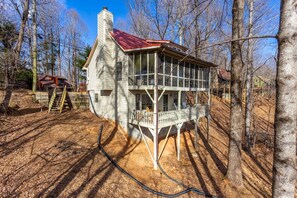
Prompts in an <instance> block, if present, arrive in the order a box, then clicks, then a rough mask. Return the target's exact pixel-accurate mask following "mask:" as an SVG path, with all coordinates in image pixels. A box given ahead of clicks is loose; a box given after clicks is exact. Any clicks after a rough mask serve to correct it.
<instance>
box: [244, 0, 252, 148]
mask: <svg viewBox="0 0 297 198" xmlns="http://www.w3.org/2000/svg"><path fill="white" fill-rule="evenodd" d="M253 14H254V0H249V27H248V31H249V33H248V37H252V36H253V29H252V28H253ZM246 75H247V76H246V86H245V88H246V98H245V101H246V105H245V141H246V147H247V149H248V150H249V149H250V139H251V138H250V129H251V115H252V114H251V112H252V96H253V86H252V82H253V81H252V79H253V40H251V39H250V40H248V53H247V74H246Z"/></svg>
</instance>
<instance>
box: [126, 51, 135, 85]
mask: <svg viewBox="0 0 297 198" xmlns="http://www.w3.org/2000/svg"><path fill="white" fill-rule="evenodd" d="M133 62H134V61H133V54H130V55H129V57H128V64H129V71H128V76H129V77H128V82H129V85H133V84H134V82H135V80H134V66H133Z"/></svg>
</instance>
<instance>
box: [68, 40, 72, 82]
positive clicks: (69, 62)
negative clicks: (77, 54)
mask: <svg viewBox="0 0 297 198" xmlns="http://www.w3.org/2000/svg"><path fill="white" fill-rule="evenodd" d="M70 55H71V39H70V36H69V42H68V80H69V81H70V83H71V84H72V86H73V81H72V77H71V76H72V75H71V71H72V70H71V59H70Z"/></svg>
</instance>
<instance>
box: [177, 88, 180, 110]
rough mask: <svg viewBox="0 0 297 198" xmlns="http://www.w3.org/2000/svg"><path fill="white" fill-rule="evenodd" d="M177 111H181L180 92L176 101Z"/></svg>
mask: <svg viewBox="0 0 297 198" xmlns="http://www.w3.org/2000/svg"><path fill="white" fill-rule="evenodd" d="M177 102H178V104H177V109H178V110H180V109H181V91H178V99H177Z"/></svg>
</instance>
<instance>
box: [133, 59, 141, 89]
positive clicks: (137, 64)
mask: <svg viewBox="0 0 297 198" xmlns="http://www.w3.org/2000/svg"><path fill="white" fill-rule="evenodd" d="M134 70H135V81H136V84H137V85H140V84H141V81H140V70H141V63H140V53H136V54H135V55H134Z"/></svg>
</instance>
